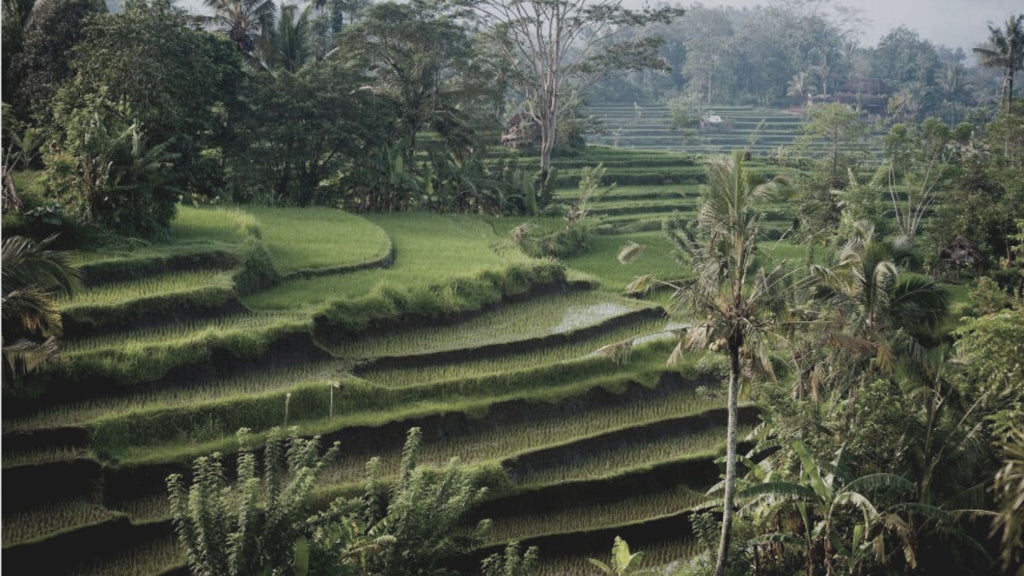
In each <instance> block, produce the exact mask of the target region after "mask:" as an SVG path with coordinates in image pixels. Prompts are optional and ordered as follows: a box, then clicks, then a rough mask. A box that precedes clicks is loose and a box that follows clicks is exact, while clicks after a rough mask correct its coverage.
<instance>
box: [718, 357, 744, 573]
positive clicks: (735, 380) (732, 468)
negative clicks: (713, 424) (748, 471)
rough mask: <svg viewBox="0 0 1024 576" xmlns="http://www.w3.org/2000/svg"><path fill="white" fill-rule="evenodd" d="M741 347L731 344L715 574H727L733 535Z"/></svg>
mask: <svg viewBox="0 0 1024 576" xmlns="http://www.w3.org/2000/svg"><path fill="white" fill-rule="evenodd" d="M739 380H740V348H739V346H738V345H736V344H734V343H730V344H729V400H728V402H729V405H728V412H729V422H728V433H727V440H726V452H725V497H724V498H723V500H722V536H721V538H720V539H719V540H718V559H717V560H716V561H715V576H725V570H726V567H727V564H728V561H729V540H730V538H731V536H732V530H731V529H732V513H733V510H732V509H733V500H734V498H735V491H736V435H737V434H736V426H737V424H736V420H737V409H736V405H737V397H738V396H739V387H740V382H739Z"/></svg>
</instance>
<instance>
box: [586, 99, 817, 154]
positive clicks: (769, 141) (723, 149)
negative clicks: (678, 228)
mask: <svg viewBox="0 0 1024 576" xmlns="http://www.w3.org/2000/svg"><path fill="white" fill-rule="evenodd" d="M586 113H587V114H588V115H590V116H592V117H594V118H596V119H597V120H599V121H600V122H601V124H602V126H603V127H604V129H605V132H604V133H602V134H600V135H596V136H592V137H591V138H590V140H589V141H588V143H590V144H600V145H603V146H613V147H616V148H634V149H644V150H672V151H677V152H687V153H691V154H692V153H698V154H729V153H731V152H732V151H733V150H737V149H738V150H746V149H749V150H751V151H752V152H753V153H754V154H755V155H759V156H764V155H769V154H775V153H777V152H778V149H779V148H780V147H789V146H792V145H793V142H794V140H795V138H796V137H797V135H798V132H799V129H800V126H801V125H802V124H803V122H804V119H803V116H802V115H801V114H800V113H798V112H791V111H785V110H771V109H760V108H752V107H748V106H716V107H714V108H713V109H712V108H709V109H708V111H707V113H708V114H709V115H710V114H714V115H717V116H719V117H721V119H722V124H721V125H719V126H718V127H714V128H708V129H705V130H702V131H700V132H699V133H698V134H697V135H696V136H692V137H688V138H687V137H684V135H683V134H682V132H680V131H679V130H676V129H674V128H672V114H671V112H670V111H669V108H668V106H666V105H663V104H645V105H644V106H642V111H641V112H640V114H639V115H638V114H637V112H636V110H635V109H634V108H633V107H632V106H621V105H610V106H589V107H588V108H587V110H586ZM814 151H815V150H814V149H812V150H811V152H812V153H813V152H814Z"/></svg>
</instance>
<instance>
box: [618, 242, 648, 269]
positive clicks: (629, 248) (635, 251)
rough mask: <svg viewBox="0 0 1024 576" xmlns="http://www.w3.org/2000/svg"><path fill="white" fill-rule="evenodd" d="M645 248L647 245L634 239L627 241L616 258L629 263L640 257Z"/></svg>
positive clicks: (623, 262)
mask: <svg viewBox="0 0 1024 576" xmlns="http://www.w3.org/2000/svg"><path fill="white" fill-rule="evenodd" d="M644 248H645V246H644V245H643V244H637V243H636V242H633V241H630V242H627V243H626V245H625V246H623V247H622V248H621V249H620V250H619V254H618V256H616V259H618V261H619V262H620V263H622V264H629V263H630V262H632V261H634V260H636V259H637V258H639V257H640V254H642V253H643V251H644Z"/></svg>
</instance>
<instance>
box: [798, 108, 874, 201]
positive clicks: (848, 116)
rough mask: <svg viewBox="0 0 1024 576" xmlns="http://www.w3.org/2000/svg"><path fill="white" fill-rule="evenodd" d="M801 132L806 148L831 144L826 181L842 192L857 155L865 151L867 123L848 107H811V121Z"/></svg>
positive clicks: (825, 175)
mask: <svg viewBox="0 0 1024 576" xmlns="http://www.w3.org/2000/svg"><path fill="white" fill-rule="evenodd" d="M801 131H802V132H803V135H802V136H801V137H800V140H799V143H800V144H801V145H804V146H806V145H807V144H809V143H810V142H813V141H816V140H824V141H825V142H826V143H827V144H828V154H827V155H826V156H825V158H824V159H823V164H824V165H823V170H822V172H823V176H824V181H825V184H826V185H827V186H829V187H831V188H835V189H843V188H844V187H845V186H846V184H847V169H848V168H851V167H854V165H855V162H856V159H857V157H858V155H859V154H860V153H861V152H863V140H864V137H865V136H866V135H867V131H868V126H867V124H866V123H865V122H863V121H862V120H861V119H860V115H859V114H857V112H856V111H855V110H853V109H852V108H850V107H849V106H847V105H845V104H826V105H824V106H815V107H813V108H811V110H810V112H809V121H808V122H807V124H805V125H804V126H803V128H801Z"/></svg>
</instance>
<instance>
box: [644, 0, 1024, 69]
mask: <svg viewBox="0 0 1024 576" xmlns="http://www.w3.org/2000/svg"><path fill="white" fill-rule="evenodd" d="M771 1H773V0H705V1H704V2H702V3H703V4H704V5H705V6H719V5H723V6H735V7H737V8H742V7H753V6H757V5H762V6H764V5H768V4H769V3H770V2H771ZM626 3H627V4H628V5H631V6H639V5H641V4H642V3H643V0H626ZM694 3H695V2H690V1H685V2H681V4H682V5H683V6H687V5H690V4H694ZM834 3H835V4H840V5H843V6H848V7H851V8H855V9H857V10H858V11H859V13H860V15H861V16H862V17H863V18H864V19H865V22H864V24H863V28H864V29H865V34H864V35H863V36H862V37H861V44H862V45H874V44H875V43H877V42H878V39H879V38H881V37H882V36H884V35H885V33H886V32H888V31H889V30H892V29H893V28H895V27H897V26H899V25H900V24H906V25H907V26H908V27H910V28H913V29H915V30H917V31H918V32H919V33H920V34H921V36H922V37H923V38H925V39H927V40H930V41H931V42H932V43H934V44H945V45H946V46H949V47H951V48H956V47H961V48H963V49H964V52H967V54H968V56H970V51H971V48H973V47H974V46H976V45H978V44H981V43H983V42H984V41H985V40H986V39H987V38H988V24H989V23H992V24H995V25H997V26H1002V24H1003V23H1004V22H1005V21H1006V18H1007V17H1008V16H1009V15H1010V14H1011V13H1014V14H1020V13H1024V2H1022V0H835V2H834ZM969 60H970V61H971V62H973V58H969Z"/></svg>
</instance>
